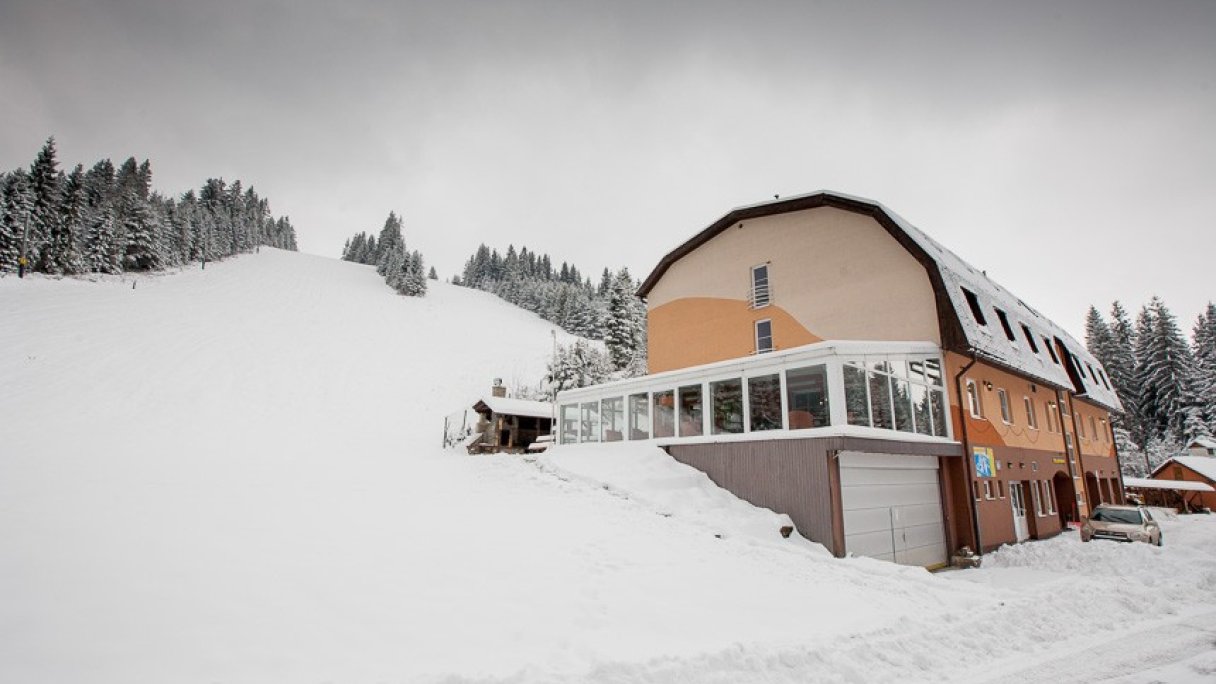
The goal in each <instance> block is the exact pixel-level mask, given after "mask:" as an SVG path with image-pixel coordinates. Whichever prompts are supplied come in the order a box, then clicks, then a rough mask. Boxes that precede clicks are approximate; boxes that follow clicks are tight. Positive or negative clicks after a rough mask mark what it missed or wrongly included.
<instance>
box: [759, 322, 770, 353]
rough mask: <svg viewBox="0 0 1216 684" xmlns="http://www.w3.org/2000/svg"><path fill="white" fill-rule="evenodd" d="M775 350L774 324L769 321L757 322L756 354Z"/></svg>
mask: <svg viewBox="0 0 1216 684" xmlns="http://www.w3.org/2000/svg"><path fill="white" fill-rule="evenodd" d="M772 350H773V322H772V321H771V320H769V319H767V318H766V319H764V320H762V321H756V353H757V354H764V353H767V352H771V351H772Z"/></svg>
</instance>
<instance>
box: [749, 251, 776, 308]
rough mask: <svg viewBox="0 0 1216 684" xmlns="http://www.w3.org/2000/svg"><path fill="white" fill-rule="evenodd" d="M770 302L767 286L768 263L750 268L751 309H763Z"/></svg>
mask: <svg viewBox="0 0 1216 684" xmlns="http://www.w3.org/2000/svg"><path fill="white" fill-rule="evenodd" d="M770 301H772V297H771V290H770V289H769V284H768V263H767V262H765V263H763V264H760V265H759V266H752V308H753V309H763V308H764V307H766V306H768V305H769V302H770Z"/></svg>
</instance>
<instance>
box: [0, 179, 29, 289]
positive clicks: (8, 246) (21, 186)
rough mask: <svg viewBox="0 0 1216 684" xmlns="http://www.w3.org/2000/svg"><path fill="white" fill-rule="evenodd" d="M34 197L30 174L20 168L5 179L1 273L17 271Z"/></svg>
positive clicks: (0, 222)
mask: <svg viewBox="0 0 1216 684" xmlns="http://www.w3.org/2000/svg"><path fill="white" fill-rule="evenodd" d="M33 205H34V199H33V196H32V193H31V192H30V187H29V176H28V175H27V174H26V173H25V171H22V170H20V169H18V170H16V171H14V172H12V173H10V174H8V175H7V177H5V179H4V213H3V215H2V216H0V273H2V272H6V271H13V272H15V271H17V259H18V258H19V257H20V256H21V240H22V234H23V233H24V231H25V230H26V226H27V225H28V222H29V218H30V211H31V210H32V208H33Z"/></svg>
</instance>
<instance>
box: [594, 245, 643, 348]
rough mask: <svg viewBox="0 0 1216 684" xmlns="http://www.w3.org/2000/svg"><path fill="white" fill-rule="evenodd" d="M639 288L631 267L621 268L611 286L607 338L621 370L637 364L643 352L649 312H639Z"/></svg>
mask: <svg viewBox="0 0 1216 684" xmlns="http://www.w3.org/2000/svg"><path fill="white" fill-rule="evenodd" d="M635 289H636V286H635V284H634V282H633V278H631V277H630V276H629V269H627V268H622V269H621V270H620V271H618V272H617V274H616V275H615V276H614V277H613V278H612V282H611V283H610V284H609V286H608V292H607V294H608V303H607V307H606V309H607V310H606V315H605V318H604V330H603V338H604V344H605V345H606V346H607V348H608V356H609V358H610V359H611V360H612V365H613V368H614V369H616V370H618V371H620V370H624V369H626V368H629V367H630V366H631V365H634V364H635V363H636V359H637V357H638V356H640V355H641V347H642V328H643V327H644V326H645V315H644V314H642V315H639V313H640V312H639V306H638V305H639V304H640V302H639V301H638V298H637V297H636V296H634V294H633V293H634V290H635Z"/></svg>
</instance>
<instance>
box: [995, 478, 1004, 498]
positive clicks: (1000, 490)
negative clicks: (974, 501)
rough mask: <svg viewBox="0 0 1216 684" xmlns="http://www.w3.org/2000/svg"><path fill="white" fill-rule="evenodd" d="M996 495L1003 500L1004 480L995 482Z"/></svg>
mask: <svg viewBox="0 0 1216 684" xmlns="http://www.w3.org/2000/svg"><path fill="white" fill-rule="evenodd" d="M996 495H997V496H998V497H1000V498H1002V499H1004V498H1005V481H1004V480H997V481H996Z"/></svg>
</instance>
